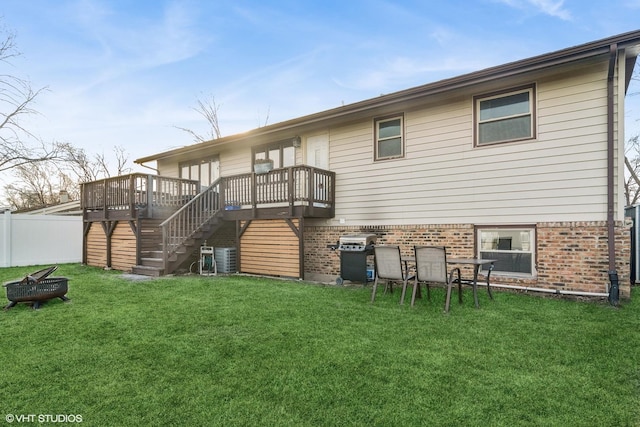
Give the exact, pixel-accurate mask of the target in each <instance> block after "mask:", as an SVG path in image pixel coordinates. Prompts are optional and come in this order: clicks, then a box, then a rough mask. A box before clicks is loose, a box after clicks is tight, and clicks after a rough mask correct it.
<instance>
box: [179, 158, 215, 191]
mask: <svg viewBox="0 0 640 427" xmlns="http://www.w3.org/2000/svg"><path fill="white" fill-rule="evenodd" d="M180 178H183V179H193V180H194V181H200V184H201V185H202V186H203V187H208V186H209V185H211V184H213V182H214V181H215V180H216V179H218V178H220V161H219V160H218V158H217V157H213V158H209V159H200V160H192V161H190V162H184V163H181V164H180Z"/></svg>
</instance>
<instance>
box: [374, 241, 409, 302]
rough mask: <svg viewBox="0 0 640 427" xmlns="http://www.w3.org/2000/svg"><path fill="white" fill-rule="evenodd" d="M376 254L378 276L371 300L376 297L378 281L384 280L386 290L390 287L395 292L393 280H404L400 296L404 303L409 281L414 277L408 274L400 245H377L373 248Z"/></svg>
mask: <svg viewBox="0 0 640 427" xmlns="http://www.w3.org/2000/svg"><path fill="white" fill-rule="evenodd" d="M373 253H374V255H375V265H376V275H375V276H376V277H375V279H374V281H373V290H372V291H371V302H372V303H373V302H374V301H375V299H376V289H377V288H378V281H379V280H384V281H385V286H384V292H385V293H386V292H387V288H389V291H390V292H393V282H402V295H401V296H400V304H403V303H404V296H405V293H406V292H407V282H408V281H409V280H410V279H412V278H413V277H411V278H410V277H409V276H408V272H407V271H405V268H404V267H403V266H404V264H403V263H402V257H401V256H400V247H399V246H375V247H374V248H373Z"/></svg>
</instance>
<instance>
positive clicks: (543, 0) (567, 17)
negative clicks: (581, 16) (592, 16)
mask: <svg viewBox="0 0 640 427" xmlns="http://www.w3.org/2000/svg"><path fill="white" fill-rule="evenodd" d="M497 1H498V2H499V3H502V4H505V5H507V6H509V7H513V8H517V9H522V10H527V9H530V8H531V7H533V8H534V9H535V10H536V11H537V12H541V13H544V14H545V15H549V16H553V17H555V18H559V19H562V20H563V21H571V20H572V19H573V16H572V15H571V11H569V10H568V9H567V8H565V7H564V0H497Z"/></svg>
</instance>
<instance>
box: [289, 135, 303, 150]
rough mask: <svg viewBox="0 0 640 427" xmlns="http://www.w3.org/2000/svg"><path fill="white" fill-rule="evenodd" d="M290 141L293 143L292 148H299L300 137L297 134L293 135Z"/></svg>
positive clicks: (300, 143)
mask: <svg viewBox="0 0 640 427" xmlns="http://www.w3.org/2000/svg"><path fill="white" fill-rule="evenodd" d="M291 142H292V143H293V147H294V148H300V147H301V146H302V138H300V137H299V136H297V135H296V136H294V137H293V140H292V141H291Z"/></svg>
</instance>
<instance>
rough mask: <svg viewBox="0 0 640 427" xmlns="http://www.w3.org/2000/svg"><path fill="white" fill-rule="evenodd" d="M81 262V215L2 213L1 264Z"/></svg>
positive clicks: (0, 221) (0, 232) (0, 217)
mask: <svg viewBox="0 0 640 427" xmlns="http://www.w3.org/2000/svg"><path fill="white" fill-rule="evenodd" d="M74 262H82V217H81V216H56V215H12V214H11V212H5V213H4V214H0V267H18V266H25V265H43V264H65V263H74Z"/></svg>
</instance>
